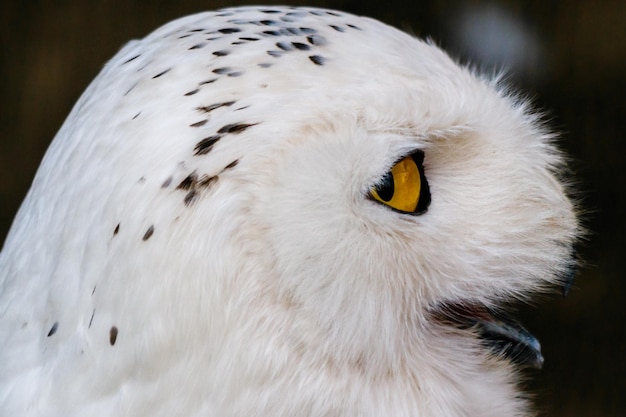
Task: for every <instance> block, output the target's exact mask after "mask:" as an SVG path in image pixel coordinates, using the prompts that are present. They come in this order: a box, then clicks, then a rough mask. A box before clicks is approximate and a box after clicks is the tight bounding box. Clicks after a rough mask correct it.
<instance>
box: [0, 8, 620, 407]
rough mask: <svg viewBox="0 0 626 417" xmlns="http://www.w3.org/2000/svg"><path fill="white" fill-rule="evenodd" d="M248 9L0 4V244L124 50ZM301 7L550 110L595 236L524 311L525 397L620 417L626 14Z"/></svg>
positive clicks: (596, 10) (617, 11)
mask: <svg viewBox="0 0 626 417" xmlns="http://www.w3.org/2000/svg"><path fill="white" fill-rule="evenodd" d="M245 3H252V2H241V1H234V0H233V1H230V2H228V3H226V2H223V1H211V0H205V1H194V0H183V1H170V2H166V1H161V2H158V3H157V2H155V3H154V4H150V2H146V1H139V0H116V1H80V0H71V1H70V0H67V1H17V0H13V1H3V2H2V4H1V5H0V33H1V43H2V49H1V53H2V57H1V61H0V242H2V241H3V240H4V236H5V234H6V232H7V231H8V228H9V226H10V224H11V219H12V218H13V216H14V215H15V212H16V210H17V209H18V206H19V204H20V202H21V200H22V199H23V197H24V195H25V193H26V191H27V189H28V187H29V184H30V182H31V180H32V178H33V175H34V174H35V170H36V169H37V166H38V164H39V161H40V159H41V157H42V156H43V153H44V152H45V150H46V147H47V146H48V144H49V143H50V141H51V140H52V138H53V137H54V135H55V133H56V131H57V130H58V129H59V127H60V126H61V123H62V122H63V120H64V118H65V116H66V115H67V114H68V113H69V111H70V109H71V107H72V105H73V103H74V102H75V101H76V100H77V99H78V97H79V95H80V94H81V92H82V91H83V90H84V89H85V87H87V85H88V83H89V82H90V81H91V79H93V78H94V77H95V76H96V74H97V73H98V72H99V70H100V68H101V67H102V65H103V64H104V63H105V62H106V61H107V60H108V59H109V58H111V57H112V56H113V55H114V54H115V52H116V51H117V50H118V49H119V48H120V47H121V46H122V45H123V44H124V43H125V42H126V41H127V40H129V39H132V38H139V37H143V36H145V35H146V34H147V33H148V32H150V31H151V30H153V29H155V28H156V27H157V26H159V25H161V24H163V23H165V22H167V21H169V20H171V19H173V18H176V17H179V16H182V15H185V14H190V13H194V12H199V11H204V10H211V9H215V8H219V7H225V6H232V5H238V4H245ZM264 3H265V4H272V3H276V2H274V1H265V2H264ZM278 3H284V2H282V1H281V2H278ZM290 3H291V4H294V5H297V4H304V3H303V2H301V1H297V0H292V1H291V2H290ZM306 3H307V4H309V5H315V6H322V7H331V8H337V9H343V10H345V11H348V12H352V13H355V14H361V15H367V16H371V17H375V18H377V19H379V20H382V21H384V22H387V23H389V24H392V25H394V26H396V27H399V28H401V29H404V30H407V31H409V32H412V33H415V34H416V35H418V36H420V37H432V38H433V39H435V40H436V42H437V43H438V44H440V45H442V46H443V47H444V48H445V49H447V50H448V51H449V52H450V53H451V54H452V55H453V56H455V57H457V58H458V59H460V60H461V61H462V62H472V63H473V64H475V65H477V66H479V67H480V68H482V69H483V71H487V72H493V71H494V69H502V68H505V69H507V70H508V74H509V75H508V80H509V81H510V83H512V84H513V85H514V86H515V87H516V88H517V89H518V90H520V91H523V92H524V93H526V94H527V95H528V96H529V97H531V98H532V99H533V100H534V102H535V104H536V106H537V107H539V108H542V109H545V110H547V114H548V116H549V118H550V119H551V124H552V126H553V127H554V128H555V129H556V130H558V131H560V132H561V133H562V138H563V139H562V142H561V146H562V147H563V148H564V149H565V150H566V151H567V152H568V153H569V154H570V155H571V156H572V157H573V160H574V162H573V168H574V169H573V172H574V173H575V180H576V181H577V182H578V183H579V184H580V188H581V190H582V191H583V193H582V196H583V202H584V207H585V210H586V211H587V221H586V223H587V227H588V228H589V229H590V230H591V232H592V233H591V234H590V236H589V239H588V241H587V242H585V243H584V244H583V245H582V246H581V248H580V249H579V252H580V256H581V257H582V258H583V259H584V260H585V261H586V265H585V266H584V267H583V268H582V269H581V271H580V272H579V275H578V279H577V282H576V286H575V288H574V289H573V291H572V293H571V294H570V296H569V297H567V298H560V297H556V296H555V297H548V298H546V299H544V300H542V301H541V303H539V304H538V305H537V306H535V307H536V308H528V309H524V310H523V311H522V312H521V314H522V315H523V316H524V322H525V324H527V325H528V328H529V329H530V330H531V331H532V332H533V333H535V335H537V336H538V337H539V339H540V340H541V341H542V344H543V350H544V356H545V358H546V363H545V366H544V369H543V371H541V372H540V373H537V374H533V375H531V378H530V379H529V382H528V389H529V390H530V391H531V392H533V393H535V395H536V397H537V403H538V404H539V407H540V409H541V415H545V416H626V392H625V390H626V349H625V348H624V344H623V343H624V339H625V336H626V300H625V299H624V296H625V290H626V283H625V282H624V280H623V275H624V274H623V272H622V271H624V265H623V264H624V262H625V259H623V258H622V257H626V253H625V251H624V250H625V248H626V230H625V227H624V215H625V214H626V210H625V209H626V190H625V188H626V181H625V178H626V168H624V165H623V162H624V161H626V158H624V156H623V151H624V138H623V133H622V132H623V131H624V130H626V111H625V110H626V105H625V102H626V97H625V94H626V1H624V0H614V1H611V0H604V1H593V0H561V1H551V0H529V1H512V0H500V1H463V2H461V1H454V0H419V1H412V0H406V1H396V0H388V1H384V2H374V1H369V0H346V1H341V0H338V1H334V2H331V1H315V0H311V1H308V2H306ZM503 417H505V416H503Z"/></svg>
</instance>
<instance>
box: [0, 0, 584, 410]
mask: <svg viewBox="0 0 626 417" xmlns="http://www.w3.org/2000/svg"><path fill="white" fill-rule="evenodd" d="M553 139H554V136H553V135H552V134H551V133H550V132H549V131H548V130H547V129H546V128H545V127H544V126H543V125H542V122H541V120H540V118H539V116H537V114H536V113H534V112H533V111H532V110H531V109H530V108H529V105H528V104H527V103H526V102H524V101H523V100H521V99H520V98H518V97H516V96H515V95H513V94H512V93H510V91H509V90H508V89H507V88H506V87H505V86H503V85H502V83H501V81H499V79H497V78H496V79H493V78H489V77H485V76H481V75H479V74H476V73H475V72H473V71H472V70H470V69H468V68H466V67H463V66H460V65H458V64H457V63H455V62H454V61H453V60H452V59H451V58H450V57H449V56H448V55H446V54H445V53H444V52H442V51H441V50H440V49H439V48H437V47H436V46H435V45H433V44H432V43H429V42H423V41H421V40H418V39H415V38H413V37H412V36H409V35H407V34H405V33H402V32H400V31H398V30H396V29H394V28H391V27H389V26H386V25H384V24H382V23H380V22H377V21H375V20H372V19H369V18H364V17H356V16H353V15H350V14H347V13H343V12H337V11H332V10H323V9H315V8H293V7H241V8H229V9H223V10H219V11H216V12H207V13H200V14H196V15H192V16H188V17H184V18H181V19H179V20H175V21H173V22H171V23H168V24H166V25H165V26H163V27H161V28H159V29H157V30H156V31H155V32H153V33H152V34H150V35H148V36H147V37H146V38H144V39H142V40H138V41H132V42H130V43H128V44H127V45H126V46H124V47H123V48H122V49H121V50H120V52H119V53H118V54H117V55H116V56H115V57H114V58H113V59H112V60H111V61H110V62H109V63H108V64H107V65H106V66H105V67H104V69H103V70H102V72H101V73H100V74H99V75H98V76H97V77H96V79H95V80H94V81H93V82H92V84H91V85H90V86H89V87H88V88H87V90H86V91H85V93H84V94H83V95H82V97H81V98H80V99H79V100H78V102H77V103H76V105H75V107H74V108H73V110H72V112H71V113H70V115H69V116H68V118H67V120H66V121H65V123H64V125H63V126H62V128H61V129H60V131H59V132H58V134H57V136H56V137H55V139H54V141H53V142H52V144H51V145H50V148H49V149H48V151H47V153H46V155H45V157H44V159H43V161H42V163H41V166H40V168H39V170H38V172H37V174H36V176H35V179H34V181H33V184H32V187H31V189H30V191H29V192H28V195H27V197H26V199H25V200H24V202H23V204H22V206H21V208H20V210H19V212H18V214H17V216H16V218H15V220H14V223H13V226H12V228H11V230H10V233H9V235H8V237H7V239H6V242H5V244H4V247H3V249H2V252H1V254H0V415H3V416H42V417H43V416H45V417H61V416H62V417H88V416H94V417H98V416H133V417H141V416H150V417H158V416H168V417H171V416H185V417H192V416H193V417H200V416H203V417H214V416H215V417H218V416H219V417H228V416H250V417H256V416H258V417H261V416H271V417H284V416H311V417H317V416H320V417H321V416H364V417H374V416H385V417H408V416H412V417H431V416H437V417H445V416H480V417H489V416H497V417H502V416H516V417H521V416H530V415H533V411H532V407H531V406H530V405H529V403H528V401H527V399H525V396H524V394H523V392H522V391H521V390H520V388H519V375H520V369H522V368H524V367H527V366H531V367H537V366H539V365H540V364H541V362H542V361H543V358H542V356H541V353H540V347H539V343H538V341H537V339H535V337H534V336H533V335H532V334H531V333H530V332H528V331H527V330H525V329H524V327H522V325H521V324H520V323H518V322H517V321H516V320H514V319H512V318H510V316H509V314H508V313H507V306H510V305H511V303H514V302H517V301H519V300H528V299H529V298H530V297H531V296H532V295H533V294H536V293H538V292H540V291H548V290H550V289H555V288H558V287H559V286H565V287H567V286H568V283H569V281H570V276H571V272H572V270H573V268H574V266H575V261H574V260H573V255H572V247H573V245H574V243H575V242H576V240H577V238H578V236H579V234H580V226H579V223H578V220H577V215H576V208H575V205H574V203H573V202H572V199H571V198H570V197H568V194H570V193H569V191H568V188H569V186H568V185H567V181H565V180H564V179H563V175H562V172H563V170H564V162H563V161H564V159H563V157H562V156H561V154H560V153H559V151H558V150H557V149H556V147H555V146H554V144H553ZM509 311H510V310H509Z"/></svg>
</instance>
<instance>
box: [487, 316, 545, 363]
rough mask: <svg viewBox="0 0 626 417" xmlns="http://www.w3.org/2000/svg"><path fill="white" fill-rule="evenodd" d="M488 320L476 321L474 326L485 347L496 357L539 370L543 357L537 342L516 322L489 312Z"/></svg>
mask: <svg viewBox="0 0 626 417" xmlns="http://www.w3.org/2000/svg"><path fill="white" fill-rule="evenodd" d="M488 313H489V316H490V317H489V318H487V319H484V318H481V319H478V320H476V323H475V326H476V329H477V330H478V332H479V334H480V337H481V339H482V340H483V341H484V343H485V345H486V346H487V347H488V348H489V349H490V350H491V351H492V352H493V353H495V354H496V355H498V356H502V357H505V358H507V359H509V360H510V361H511V362H513V363H515V364H517V365H519V366H522V367H525V368H530V369H541V367H542V366H543V355H542V354H541V345H540V344H539V340H537V338H536V337H535V336H533V335H532V334H531V333H530V332H529V331H528V330H526V329H525V328H524V326H522V325H521V324H520V323H519V322H518V321H516V320H513V319H511V318H510V317H507V316H505V315H503V314H499V313H494V312H492V311H489V312H488Z"/></svg>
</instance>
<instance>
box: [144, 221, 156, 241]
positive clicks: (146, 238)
mask: <svg viewBox="0 0 626 417" xmlns="http://www.w3.org/2000/svg"><path fill="white" fill-rule="evenodd" d="M153 233H154V225H151V226H150V227H148V230H146V233H145V234H144V235H143V238H142V240H144V241H146V240H148V239H150V237H151V236H152V234H153Z"/></svg>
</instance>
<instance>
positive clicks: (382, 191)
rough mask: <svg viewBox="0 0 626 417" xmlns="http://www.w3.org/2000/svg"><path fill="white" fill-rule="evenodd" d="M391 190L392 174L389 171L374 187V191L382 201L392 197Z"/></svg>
mask: <svg viewBox="0 0 626 417" xmlns="http://www.w3.org/2000/svg"><path fill="white" fill-rule="evenodd" d="M393 191H394V189H393V176H392V175H391V172H388V173H387V174H385V176H384V177H383V179H382V181H381V183H380V184H379V185H378V187H376V192H377V193H378V196H379V197H380V198H381V199H382V200H383V201H390V200H391V198H392V197H393Z"/></svg>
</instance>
